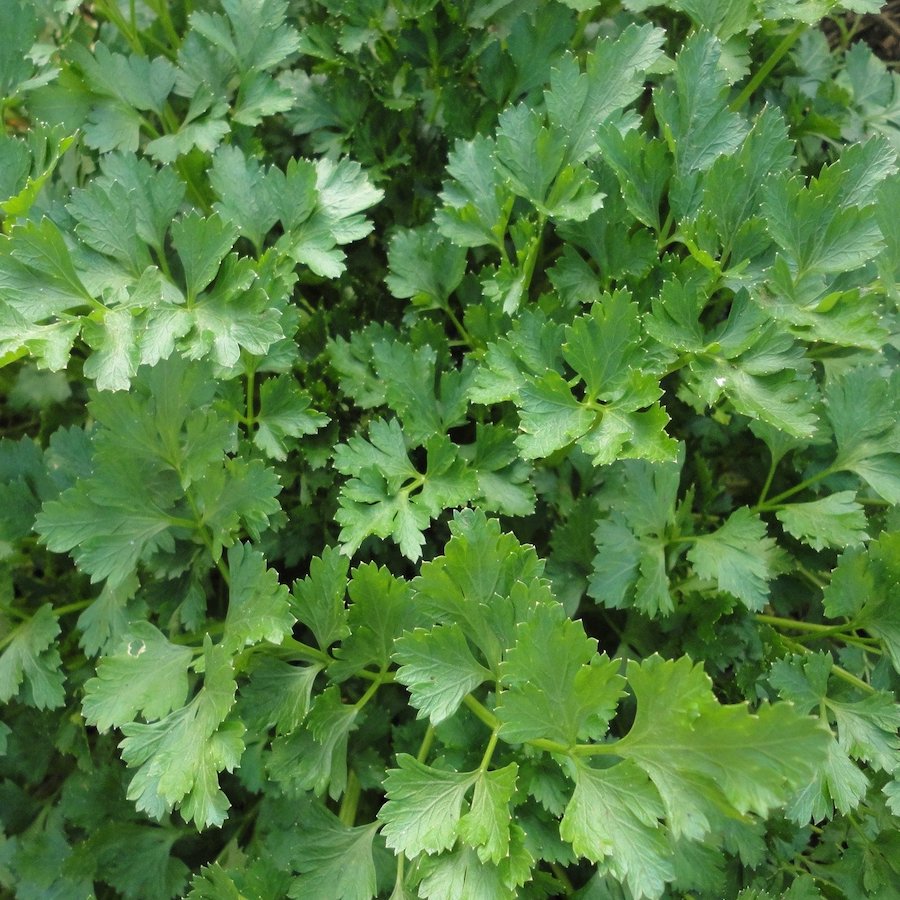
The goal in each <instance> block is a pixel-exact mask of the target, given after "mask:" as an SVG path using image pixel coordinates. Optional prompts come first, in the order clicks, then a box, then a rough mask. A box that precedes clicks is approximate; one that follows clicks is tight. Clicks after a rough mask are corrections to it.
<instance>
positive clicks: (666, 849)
mask: <svg viewBox="0 0 900 900" xmlns="http://www.w3.org/2000/svg"><path fill="white" fill-rule="evenodd" d="M572 768H573V771H574V778H575V792H574V793H573V794H572V799H571V800H570V801H569V803H568V805H567V806H566V811H565V815H564V816H563V818H562V822H561V823H560V827H559V830H560V835H561V836H562V838H563V840H566V841H569V842H570V843H571V844H572V846H573V848H574V850H575V852H576V853H577V854H578V855H579V856H584V857H587V859H589V860H591V861H592V862H596V863H603V864H604V866H606V867H607V868H608V869H609V871H610V872H611V873H612V875H613V877H615V878H616V879H618V880H619V881H623V882H626V883H627V884H628V887H629V888H630V889H631V892H632V893H633V894H634V896H635V897H638V898H639V897H659V896H661V895H662V893H663V891H664V890H665V885H666V882H668V881H672V880H673V879H674V877H675V870H674V868H673V865H672V859H671V857H672V848H671V844H670V842H669V839H668V836H667V835H666V833H665V831H664V830H663V829H662V828H661V827H660V826H661V820H662V819H663V816H664V814H665V811H664V809H663V805H662V803H661V802H660V799H659V794H657V792H656V790H655V789H654V787H653V785H652V783H651V782H650V780H649V779H648V778H647V776H646V774H645V773H644V772H642V771H641V769H639V768H638V767H637V766H636V765H635V764H634V763H633V762H630V761H626V762H623V763H619V764H618V765H616V766H613V767H612V768H609V769H594V768H592V767H591V766H588V765H586V764H585V763H582V762H580V761H576V762H575V763H574V764H573V767H572Z"/></svg>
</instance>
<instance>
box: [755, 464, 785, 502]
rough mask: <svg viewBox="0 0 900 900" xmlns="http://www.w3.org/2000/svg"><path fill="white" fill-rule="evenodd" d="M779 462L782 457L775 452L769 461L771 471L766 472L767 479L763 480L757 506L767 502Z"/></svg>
mask: <svg viewBox="0 0 900 900" xmlns="http://www.w3.org/2000/svg"><path fill="white" fill-rule="evenodd" d="M779 462H780V459H778V458H776V457H775V455H774V454H773V455H772V459H771V462H770V463H769V471H768V473H767V474H766V480H765V481H764V482H763V486H762V490H761V491H760V492H759V500H757V501H756V505H757V506H762V505H763V503H765V502H766V497H768V496H769V489H770V488H771V487H772V480H773V479H774V478H775V470H776V469H777V468H778V463H779Z"/></svg>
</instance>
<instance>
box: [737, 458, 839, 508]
mask: <svg viewBox="0 0 900 900" xmlns="http://www.w3.org/2000/svg"><path fill="white" fill-rule="evenodd" d="M839 471H840V468H839V467H838V466H835V465H831V466H829V467H828V468H827V469H822V471H821V472H816V474H815V475H810V476H809V478H806V479H804V480H803V481H801V482H800V484H795V485H794V486H793V487H792V488H788V489H787V490H786V491H782V492H781V493H780V494H776V495H775V496H774V497H772V498H771V499H770V500H766V502H765V503H757V504H756V506H754V507H753V511H754V512H762V511H764V510H765V511H770V510H772V509H774V508H776V507H777V506H778V504H780V503H781V501H782V500H787V498H788V497H793V496H794V494H799V493H800V491H805V490H806V489H807V488H808V487H812V485H814V484H816V483H817V482H819V481H821V480H822V479H823V478H828V476H829V475H834V473H835V472H839Z"/></svg>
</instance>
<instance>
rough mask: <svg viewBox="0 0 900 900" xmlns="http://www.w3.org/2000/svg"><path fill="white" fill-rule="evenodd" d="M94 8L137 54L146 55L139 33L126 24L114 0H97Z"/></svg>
mask: <svg viewBox="0 0 900 900" xmlns="http://www.w3.org/2000/svg"><path fill="white" fill-rule="evenodd" d="M94 9H95V10H96V11H97V12H99V13H100V14H101V15H102V16H103V17H104V18H105V19H106V20H107V22H109V23H110V24H111V25H114V26H115V27H116V28H117V29H118V30H119V32H120V33H121V35H122V37H123V38H125V40H126V41H127V42H128V44H129V45H130V46H131V49H132V50H134V52H135V53H137V55H138V56H146V55H147V53H146V51H145V50H144V45H143V44H142V43H141V38H140V34H139V32H138V31H137V29H135V30H134V31H132V30H131V28H130V27H129V25H128V22H127V21H126V20H125V17H124V16H123V15H122V13H121V12H120V11H119V8H118V7H117V6H116V4H115V2H114V0H97V2H95V3H94Z"/></svg>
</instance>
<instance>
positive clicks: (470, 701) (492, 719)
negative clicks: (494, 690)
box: [463, 694, 500, 730]
mask: <svg viewBox="0 0 900 900" xmlns="http://www.w3.org/2000/svg"><path fill="white" fill-rule="evenodd" d="M463 703H464V704H465V705H466V706H467V707H468V708H469V710H470V711H471V712H472V713H474V715H475V717H476V718H478V719H481V721H482V722H484V724H485V725H487V727H488V728H490V729H492V730H493V729H495V728H499V727H500V720H499V719H498V718H497V717H496V716H495V715H494V714H493V713H492V712H491V711H490V710H489V709H488V708H487V707H486V706H485V705H484V704H483V703H480V702H479V701H478V700H476V699H475V698H474V697H473V696H472V695H471V694H466V696H465V697H463Z"/></svg>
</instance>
